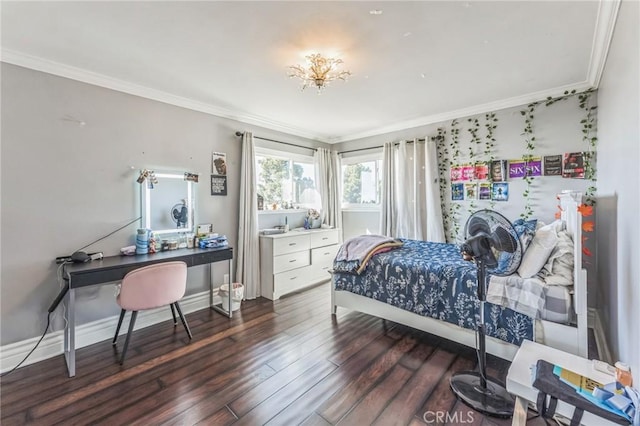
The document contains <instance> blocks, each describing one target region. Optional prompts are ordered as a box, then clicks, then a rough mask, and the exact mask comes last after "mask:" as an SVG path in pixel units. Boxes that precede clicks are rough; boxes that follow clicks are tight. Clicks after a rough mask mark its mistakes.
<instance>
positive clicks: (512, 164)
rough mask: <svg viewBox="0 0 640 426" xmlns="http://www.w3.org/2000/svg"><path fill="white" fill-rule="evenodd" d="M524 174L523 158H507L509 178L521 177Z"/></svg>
mask: <svg viewBox="0 0 640 426" xmlns="http://www.w3.org/2000/svg"><path fill="white" fill-rule="evenodd" d="M524 174H525V168H524V160H509V179H518V178H523V177H524Z"/></svg>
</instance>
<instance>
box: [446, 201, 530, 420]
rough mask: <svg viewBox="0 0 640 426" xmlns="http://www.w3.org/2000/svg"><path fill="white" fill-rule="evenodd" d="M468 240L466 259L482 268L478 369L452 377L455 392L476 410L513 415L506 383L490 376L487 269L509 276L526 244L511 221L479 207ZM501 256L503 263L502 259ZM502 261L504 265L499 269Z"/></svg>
mask: <svg viewBox="0 0 640 426" xmlns="http://www.w3.org/2000/svg"><path fill="white" fill-rule="evenodd" d="M464 234H465V242H464V244H463V245H462V246H461V251H462V256H463V258H464V259H465V260H473V261H475V263H476V266H477V267H478V300H479V301H480V324H478V341H479V343H478V348H477V351H478V371H461V372H458V373H455V374H454V375H453V376H452V377H451V381H450V384H451V389H452V390H453V393H455V395H456V396H457V397H458V398H459V399H460V400H462V402H464V403H465V404H467V405H468V406H470V407H471V408H473V409H474V410H476V411H479V412H481V413H485V414H488V415H490V416H497V417H511V416H512V415H513V406H514V401H513V398H512V397H511V395H510V394H509V393H508V392H507V390H506V388H505V387H504V384H502V383H501V382H500V381H498V380H497V379H494V378H492V377H487V353H486V346H485V320H484V305H485V303H486V285H487V283H486V272H487V271H489V272H491V274H493V275H500V276H506V275H511V274H513V273H514V272H515V271H516V270H517V269H518V266H520V260H521V259H522V245H521V244H520V240H519V238H518V236H517V234H516V231H515V229H514V228H513V225H511V222H509V220H508V219H507V218H505V217H504V216H502V215H501V214H500V213H497V212H495V211H493V210H479V211H477V212H475V213H474V214H472V215H471V217H469V220H467V224H466V225H465V227H464ZM498 259H500V262H498ZM498 263H500V268H498Z"/></svg>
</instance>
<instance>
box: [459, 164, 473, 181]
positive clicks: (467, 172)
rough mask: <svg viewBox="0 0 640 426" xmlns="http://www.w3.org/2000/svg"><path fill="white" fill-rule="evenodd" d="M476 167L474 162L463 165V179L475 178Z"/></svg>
mask: <svg viewBox="0 0 640 426" xmlns="http://www.w3.org/2000/svg"><path fill="white" fill-rule="evenodd" d="M475 173H476V168H475V166H474V165H473V164H465V165H463V166H462V180H474V179H475Z"/></svg>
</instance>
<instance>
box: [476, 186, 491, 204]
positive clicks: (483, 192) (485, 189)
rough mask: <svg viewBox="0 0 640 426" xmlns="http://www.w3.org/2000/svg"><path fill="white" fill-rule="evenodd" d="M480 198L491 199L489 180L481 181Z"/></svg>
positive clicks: (479, 187)
mask: <svg viewBox="0 0 640 426" xmlns="http://www.w3.org/2000/svg"><path fill="white" fill-rule="evenodd" d="M478 198H479V199H480V200H490V199H491V184H490V183H489V182H480V184H479V185H478Z"/></svg>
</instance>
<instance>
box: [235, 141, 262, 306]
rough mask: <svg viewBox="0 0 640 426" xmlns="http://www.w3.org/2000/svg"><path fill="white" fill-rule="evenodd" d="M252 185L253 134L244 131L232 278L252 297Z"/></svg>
mask: <svg viewBox="0 0 640 426" xmlns="http://www.w3.org/2000/svg"><path fill="white" fill-rule="evenodd" d="M256 185H257V184H256V163H255V145H254V142H253V134H252V133H251V132H244V135H243V137H242V159H241V165H240V211H239V223H238V249H237V252H236V276H235V281H237V282H240V283H243V284H244V289H245V298H246V299H255V298H256V297H258V296H259V295H260V266H259V264H260V251H259V247H258V244H259V243H258V191H257V188H256Z"/></svg>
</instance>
